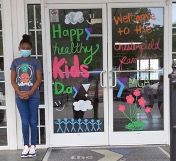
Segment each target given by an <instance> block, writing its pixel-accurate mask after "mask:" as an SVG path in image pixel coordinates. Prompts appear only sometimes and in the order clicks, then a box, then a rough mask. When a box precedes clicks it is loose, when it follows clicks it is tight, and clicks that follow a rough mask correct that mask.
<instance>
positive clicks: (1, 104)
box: [0, 4, 7, 146]
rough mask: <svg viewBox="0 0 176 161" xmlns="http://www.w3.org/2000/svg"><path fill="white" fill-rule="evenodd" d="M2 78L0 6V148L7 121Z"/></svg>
mask: <svg viewBox="0 0 176 161" xmlns="http://www.w3.org/2000/svg"><path fill="white" fill-rule="evenodd" d="M5 98H6V97H5V78H4V51H3V28H2V5H1V4H0V138H1V139H0V146H4V145H7V121H6V99H5Z"/></svg>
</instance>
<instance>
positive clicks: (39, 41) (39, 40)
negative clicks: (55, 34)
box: [37, 31, 43, 55]
mask: <svg viewBox="0 0 176 161" xmlns="http://www.w3.org/2000/svg"><path fill="white" fill-rule="evenodd" d="M37 54H38V55H43V50H42V32H41V31H38V32H37Z"/></svg>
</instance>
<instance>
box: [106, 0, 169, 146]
mask: <svg viewBox="0 0 176 161" xmlns="http://www.w3.org/2000/svg"><path fill="white" fill-rule="evenodd" d="M138 7H164V39H165V41H164V98H165V99H164V107H165V108H164V131H136V132H129V131H123V132H120V131H119V132H113V108H114V107H113V88H110V89H109V100H110V102H109V107H110V108H109V113H110V115H109V117H110V120H109V122H110V124H109V137H110V138H109V144H110V145H142V144H169V131H170V126H169V124H170V121H169V118H170V116H169V98H170V97H168V94H169V79H168V74H169V73H170V70H169V69H170V64H169V62H170V60H171V52H170V53H169V52H168V51H170V46H169V44H168V43H166V42H168V41H169V42H170V40H169V34H168V33H169V26H168V24H169V20H168V18H169V8H168V6H166V3H164V2H163V3H161V2H160V3H154V2H152V3H118V4H117V3H109V4H108V17H110V18H109V19H108V29H109V32H108V55H109V60H108V72H110V71H111V70H112V20H111V17H112V16H111V8H138ZM169 19H170V18H169ZM170 38H171V37H170ZM168 55H169V56H168ZM110 82H112V78H111V80H110ZM111 86H112V85H111ZM112 107H113V108H112ZM127 138H128V140H126V139H127Z"/></svg>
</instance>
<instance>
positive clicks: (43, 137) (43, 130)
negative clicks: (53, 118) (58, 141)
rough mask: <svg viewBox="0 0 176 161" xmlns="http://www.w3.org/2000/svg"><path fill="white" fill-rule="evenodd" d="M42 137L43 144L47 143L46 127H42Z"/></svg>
mask: <svg viewBox="0 0 176 161" xmlns="http://www.w3.org/2000/svg"><path fill="white" fill-rule="evenodd" d="M40 137H41V144H46V133H45V127H41V128H40Z"/></svg>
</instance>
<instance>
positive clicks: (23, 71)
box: [10, 57, 42, 98]
mask: <svg viewBox="0 0 176 161" xmlns="http://www.w3.org/2000/svg"><path fill="white" fill-rule="evenodd" d="M10 69H11V70H14V71H16V83H17V85H18V86H19V89H20V91H29V90H30V89H31V88H32V86H33V84H34V83H35V81H36V71H37V70H40V71H42V67H41V64H40V61H39V60H38V59H35V58H32V57H30V58H27V59H25V58H22V57H20V58H16V59H14V60H13V62H12V64H11V68H10ZM16 97H18V95H17V94H16ZM30 98H40V94H39V89H37V90H36V91H35V92H34V93H33V95H32V96H31V97H30Z"/></svg>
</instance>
